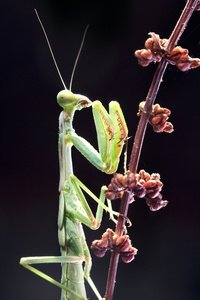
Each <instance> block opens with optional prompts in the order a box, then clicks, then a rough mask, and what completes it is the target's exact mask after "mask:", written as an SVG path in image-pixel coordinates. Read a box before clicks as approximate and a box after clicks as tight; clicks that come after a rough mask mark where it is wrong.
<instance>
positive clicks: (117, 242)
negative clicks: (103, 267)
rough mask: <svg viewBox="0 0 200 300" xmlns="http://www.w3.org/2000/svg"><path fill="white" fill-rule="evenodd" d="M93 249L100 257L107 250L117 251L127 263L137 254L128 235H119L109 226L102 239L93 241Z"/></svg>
mask: <svg viewBox="0 0 200 300" xmlns="http://www.w3.org/2000/svg"><path fill="white" fill-rule="evenodd" d="M91 249H92V250H93V251H94V254H95V255H96V256H98V257H103V256H104V255H105V253H106V251H107V250H111V251H116V252H117V253H119V254H120V257H121V259H122V261H123V262H125V263H129V262H131V261H132V260H133V259H134V257H135V255H136V254H137V249H136V248H134V247H132V246H131V241H130V238H129V236H128V235H123V236H118V235H117V234H116V233H114V231H112V230H111V229H109V228H108V229H107V230H106V232H104V234H103V235H102V238H101V240H95V241H93V242H92V246H91Z"/></svg>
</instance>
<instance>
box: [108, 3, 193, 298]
mask: <svg viewBox="0 0 200 300" xmlns="http://www.w3.org/2000/svg"><path fill="white" fill-rule="evenodd" d="M197 3H198V0H188V1H187V3H186V5H185V8H184V10H183V12H182V14H181V16H180V18H179V20H178V22H177V24H176V26H175V28H174V30H173V32H172V34H171V36H170V38H169V41H168V45H167V51H168V52H170V51H171V50H172V49H173V48H174V47H175V46H176V44H177V42H178V40H179V38H180V36H181V35H182V33H183V31H184V29H185V28H186V26H187V23H188V21H189V19H190V17H191V15H192V13H193V11H194V9H195V7H196V5H197ZM167 64H168V63H167V62H166V60H165V59H162V60H161V62H160V63H159V65H158V67H157V70H156V72H155V74H154V77H153V80H152V83H151V86H150V89H149V92H148V94H147V97H146V103H145V106H144V110H143V112H142V113H141V117H140V121H139V124H138V128H137V131H136V135H135V139H134V143H133V147H132V152H131V157H130V164H129V170H130V171H131V172H133V173H136V172H137V167H138V162H139V158H140V153H141V149H142V144H143V140H144V135H145V132H146V127H147V122H148V118H149V114H150V112H151V108H152V105H153V104H154V101H155V99H156V96H157V93H158V90H159V87H160V84H161V81H162V78H163V75H164V72H165V70H166V67H167ZM129 200H130V195H129V193H128V192H125V193H124V196H123V198H122V200H121V206H120V216H119V219H118V223H117V226H116V230H115V233H116V234H118V235H120V236H121V235H122V234H123V230H124V225H125V218H124V217H122V216H127V212H128V206H129ZM118 260H119V254H118V253H117V252H115V251H113V252H112V255H111V260H110V266H109V271H108V279H107V287H106V295H105V299H106V300H112V298H113V292H114V286H115V280H116V274H117V265H118Z"/></svg>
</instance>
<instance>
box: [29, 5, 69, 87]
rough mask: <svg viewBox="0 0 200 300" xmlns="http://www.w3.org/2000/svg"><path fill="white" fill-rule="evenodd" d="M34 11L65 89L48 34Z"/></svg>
mask: <svg viewBox="0 0 200 300" xmlns="http://www.w3.org/2000/svg"><path fill="white" fill-rule="evenodd" d="M35 13H36V16H37V18H38V21H39V22H40V25H41V27H42V30H43V32H44V36H45V38H46V41H47V45H48V47H49V50H50V53H51V56H52V58H53V61H54V64H55V66H56V70H57V72H58V75H59V77H60V79H61V82H62V84H63V86H64V88H65V89H66V90H67V87H66V85H65V83H64V80H63V78H62V75H61V73H60V70H59V68H58V65H57V62H56V59H55V56H54V54H53V50H52V48H51V45H50V42H49V39H48V36H47V34H46V31H45V29H44V26H43V24H42V21H41V20H40V17H39V15H38V12H37V10H36V9H35Z"/></svg>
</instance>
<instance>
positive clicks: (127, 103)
mask: <svg viewBox="0 0 200 300" xmlns="http://www.w3.org/2000/svg"><path fill="white" fill-rule="evenodd" d="M184 5H185V1H183V0H182V1H172V0H168V1H159V0H153V1H133V0H132V1H131V0H129V1H126V0H125V1H117V2H116V1H75V0H73V1H60V0H56V1H55V0H54V1H47V0H46V1H44V0H43V1H42V0H40V1H37V0H29V1H25V0H18V1H12V0H11V1H3V2H2V4H1V18H0V22H1V26H0V28H1V118H0V122H1V124H0V131H1V156H0V158H1V168H0V172H1V177H0V178H1V189H0V241H1V253H0V254H1V255H0V281H1V288H0V299H7V300H8V299H9V300H10V299H15V300H22V299H28V300H32V299H42V300H44V299H48V300H51V299H54V300H55V299H59V297H60V290H59V289H58V288H57V287H55V286H53V285H51V284H49V283H47V282H45V281H44V280H42V279H40V278H39V277H37V276H36V275H34V274H32V273H31V272H29V271H27V270H25V269H23V268H22V267H21V266H20V265H19V260H20V257H22V256H35V255H38V256H39V255H59V247H58V243H57V209H58V191H57V188H58V181H59V172H58V171H59V170H58V157H57V134H58V116H59V113H60V107H59V106H58V105H57V102H56V95H57V93H58V92H59V91H60V90H61V89H63V87H62V84H61V82H60V79H59V77H58V75H57V73H56V70H55V67H54V65H53V62H52V59H51V56H50V53H49V50H48V48H47V44H46V41H45V38H44V35H43V32H42V30H41V27H40V25H39V23H38V21H37V19H36V16H35V13H34V8H37V10H38V12H39V14H40V17H41V19H42V21H43V23H44V26H45V28H46V31H47V33H48V36H49V39H50V41H51V45H52V48H53V50H54V54H55V56H56V59H57V62H58V65H59V67H60V70H61V73H62V75H63V77H64V80H65V82H66V85H67V86H69V81H70V76H71V72H72V68H73V64H74V61H75V58H76V55H77V52H78V48H79V45H80V42H81V39H82V35H83V31H84V29H85V27H86V25H87V24H89V25H90V27H89V30H88V33H87V36H86V41H85V44H84V47H83V50H82V53H81V57H80V60H79V62H78V66H77V69H76V72H75V77H74V81H73V86H72V90H73V91H74V92H75V93H81V94H84V95H87V96H88V97H89V98H90V99H91V100H95V99H99V100H101V101H102V103H103V104H104V105H105V106H106V107H107V105H108V103H109V102H110V101H111V100H114V99H116V100H118V101H119V102H120V104H121V107H122V109H123V111H124V114H125V117H126V120H127V124H128V127H129V136H134V134H135V131H136V127H137V123H138V117H137V116H136V113H137V110H138V104H139V102H140V101H143V100H144V99H145V96H146V94H147V92H148V88H149V86H150V83H151V80H152V77H153V74H154V71H155V69H156V65H153V64H152V65H151V66H149V67H148V68H142V67H141V66H139V65H138V63H137V60H136V58H135V57H134V51H135V50H137V49H141V48H142V47H143V45H144V41H145V39H146V38H147V37H148V32H150V31H154V32H156V33H158V34H159V35H160V37H161V38H167V37H169V35H170V33H171V30H172V29H173V27H174V25H175V23H176V21H177V20H178V17H179V15H180V13H181V11H182V9H183V7H184ZM199 25H200V12H195V13H194V15H193V17H192V19H191V20H190V22H189V24H188V26H187V29H186V31H185V32H184V34H183V36H182V38H181V40H180V42H179V44H180V45H181V46H182V47H185V48H189V50H190V55H191V56H192V57H199V56H200V26H199ZM199 87H200V69H196V70H192V71H190V72H185V73H183V72H181V71H179V70H177V69H176V68H175V67H173V66H168V69H167V71H166V73H165V76H164V79H163V83H162V85H161V88H160V91H159V94H158V98H157V101H156V102H159V104H160V105H162V106H163V107H167V108H169V109H171V111H172V115H171V116H170V121H171V122H172V123H173V125H174V129H175V131H174V132H173V133H172V134H166V133H163V134H155V133H154V132H153V131H152V128H150V126H149V127H148V128H147V134H146V137H145V141H144V147H143V150H142V154H141V160H140V166H139V169H141V168H144V169H145V170H146V171H148V172H150V173H152V172H159V173H160V174H161V180H162V181H163V183H164V187H163V191H162V194H163V196H164V199H167V200H168V201H169V204H168V206H167V207H166V208H164V209H163V210H160V211H158V212H150V211H149V209H148V207H147V206H146V204H145V201H144V200H142V199H141V200H137V201H136V202H135V203H133V204H132V205H131V206H130V210H129V213H128V216H129V218H130V219H131V221H132V224H133V226H132V227H131V228H130V229H129V234H130V237H131V239H132V242H133V246H134V247H136V248H138V250H139V251H138V255H137V256H136V259H135V260H134V261H133V262H132V263H130V264H128V265H126V264H124V263H122V262H120V264H119V269H118V276H117V282H116V289H115V295H114V299H115V300H121V299H136V300H143V299H148V300H161V299H162V300H168V299H170V300H175V299H176V300H177V299H181V300H187V299H192V300H194V299H199V290H200V289H199V278H200V275H199V271H200V259H199V226H200V221H199V215H200V204H199V186H200V183H199V165H200V160H199V152H200V143H199V128H200V121H199V120H200V119H199V108H200V105H199V100H200V95H199V94H200V93H199ZM74 127H75V128H76V131H77V133H78V134H80V135H81V136H83V137H85V138H86V139H87V140H89V141H90V142H91V144H93V145H95V146H96V134H95V129H93V127H94V126H93V119H92V114H91V109H86V110H83V111H81V112H77V114H76V116H75V120H74ZM132 141H133V138H132V139H130V140H129V152H130V148H131V144H132ZM73 159H74V171H75V174H76V175H77V176H78V177H79V178H80V179H81V180H82V181H83V182H84V183H86V184H87V186H88V187H89V188H90V189H91V190H92V191H93V192H94V193H95V194H97V195H98V194H99V190H100V186H101V185H102V184H109V181H110V176H108V175H105V174H103V173H101V172H99V171H97V170H96V169H95V168H94V167H93V166H91V165H90V164H89V163H88V162H87V161H86V160H85V159H84V158H82V157H81V155H80V154H79V153H77V151H76V150H75V149H74V151H73ZM120 171H121V172H122V171H123V169H122V164H121V165H120ZM89 203H91V206H92V207H93V208H95V206H96V205H95V204H94V203H93V201H92V200H91V199H89ZM114 208H115V209H116V210H118V203H114ZM107 227H112V228H113V227H114V226H113V224H112V223H111V222H110V221H109V220H108V216H106V215H105V220H104V224H103V225H102V227H101V228H100V229H99V230H98V231H91V230H90V229H87V228H85V231H86V235H87V240H88V244H91V242H92V240H94V239H98V238H100V237H101V234H102V233H103V232H104V230H105V229H106V228H107ZM92 256H93V254H92ZM109 256H110V254H109V253H107V255H106V257H105V258H102V259H99V258H95V257H94V256H93V269H92V278H93V279H94V281H95V283H96V285H97V287H98V289H99V290H100V292H101V294H102V295H103V293H104V291H105V284H106V278H107V266H108V263H109ZM42 269H43V270H45V272H47V273H48V274H49V275H52V276H54V277H55V278H56V279H58V280H59V278H60V266H59V265H51V266H49V267H47V266H44V267H43V268H42ZM88 297H89V298H90V299H95V296H94V295H93V293H92V292H91V291H90V289H89V288H88Z"/></svg>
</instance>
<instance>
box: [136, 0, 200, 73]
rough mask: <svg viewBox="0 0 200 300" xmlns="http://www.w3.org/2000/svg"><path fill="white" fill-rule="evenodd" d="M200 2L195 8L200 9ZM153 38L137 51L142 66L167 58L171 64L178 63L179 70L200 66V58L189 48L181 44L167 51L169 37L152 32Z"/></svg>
mask: <svg viewBox="0 0 200 300" xmlns="http://www.w3.org/2000/svg"><path fill="white" fill-rule="evenodd" d="M199 3H200V2H198V4H197V6H196V8H195V10H200V4H199ZM149 35H150V36H151V38H148V39H147V40H146V42H145V48H146V49H141V50H137V51H135V56H136V57H137V58H138V62H139V64H140V65H141V66H143V67H146V66H148V65H149V64H150V63H151V62H159V61H161V59H162V58H165V59H166V60H167V61H168V62H169V63H170V64H172V65H176V66H177V67H178V68H179V70H181V71H187V70H189V69H194V68H197V67H199V66H200V59H198V58H191V57H190V56H189V55H188V50H187V49H183V48H182V47H180V46H177V47H175V48H174V49H173V50H172V51H171V52H170V53H168V52H167V51H166V46H167V42H168V40H167V39H160V37H159V35H158V34H155V33H154V32H150V33H149Z"/></svg>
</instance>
